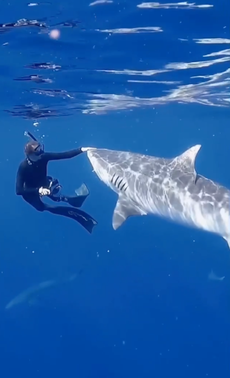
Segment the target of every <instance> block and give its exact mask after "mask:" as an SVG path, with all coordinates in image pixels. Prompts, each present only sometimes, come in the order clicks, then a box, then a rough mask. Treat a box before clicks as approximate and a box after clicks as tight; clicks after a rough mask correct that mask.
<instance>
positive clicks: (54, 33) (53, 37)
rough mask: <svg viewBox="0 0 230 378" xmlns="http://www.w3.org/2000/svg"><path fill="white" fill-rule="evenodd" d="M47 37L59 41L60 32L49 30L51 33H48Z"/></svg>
mask: <svg viewBox="0 0 230 378" xmlns="http://www.w3.org/2000/svg"><path fill="white" fill-rule="evenodd" d="M49 36H50V38H51V39H59V38H60V36H61V33H60V30H58V29H53V30H51V32H50V33H49Z"/></svg>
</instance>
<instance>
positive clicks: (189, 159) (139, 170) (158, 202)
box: [85, 145, 230, 247]
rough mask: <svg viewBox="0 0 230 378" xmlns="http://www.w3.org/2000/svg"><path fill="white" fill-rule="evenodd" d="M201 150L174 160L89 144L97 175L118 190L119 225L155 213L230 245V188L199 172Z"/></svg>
mask: <svg viewBox="0 0 230 378" xmlns="http://www.w3.org/2000/svg"><path fill="white" fill-rule="evenodd" d="M200 148H201V145H196V146H193V147H191V148H189V149H188V150H187V151H185V152H184V153H183V154H181V155H179V156H177V157H175V158H172V159H166V158H159V157H153V156H147V155H141V154H136V153H131V152H124V151H114V150H107V149H97V148H91V147H89V148H86V149H85V151H87V156H88V158H89V160H90V162H91V164H92V167H93V169H94V171H95V173H96V174H97V176H98V177H99V178H100V179H101V180H102V181H103V182H104V183H105V184H106V185H108V186H109V187H110V188H111V189H112V190H113V191H114V192H116V193H117V194H118V201H117V204H116V207H115V210H114V213H113V221H112V224H113V228H114V229H115V230H116V229H117V228H118V227H120V226H121V225H122V224H123V223H124V222H125V220H126V219H127V218H129V217H131V216H135V215H136V216H137V215H147V214H154V215H158V216H161V217H164V218H168V219H171V220H173V221H175V222H178V223H180V224H184V225H187V226H191V227H196V228H199V229H203V230H205V231H208V232H212V233H215V234H218V235H220V236H222V237H223V238H224V239H225V240H226V241H227V243H228V246H229V247H230V190H229V189H227V188H225V187H223V186H221V185H220V184H218V183H216V182H214V181H212V180H210V179H207V178H205V177H203V176H201V175H198V174H197V172H196V170H195V160H196V156H197V154H198V151H199V150H200Z"/></svg>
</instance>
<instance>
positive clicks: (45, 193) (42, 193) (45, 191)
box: [38, 186, 50, 196]
mask: <svg viewBox="0 0 230 378" xmlns="http://www.w3.org/2000/svg"><path fill="white" fill-rule="evenodd" d="M38 191H39V194H40V196H49V195H50V190H49V189H47V188H43V186H42V187H41V188H39V190H38Z"/></svg>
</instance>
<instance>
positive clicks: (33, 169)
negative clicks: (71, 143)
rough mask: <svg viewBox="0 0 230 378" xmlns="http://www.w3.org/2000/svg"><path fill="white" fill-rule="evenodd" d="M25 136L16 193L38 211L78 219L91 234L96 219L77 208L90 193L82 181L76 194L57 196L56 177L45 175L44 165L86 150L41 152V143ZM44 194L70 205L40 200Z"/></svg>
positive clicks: (30, 135)
mask: <svg viewBox="0 0 230 378" xmlns="http://www.w3.org/2000/svg"><path fill="white" fill-rule="evenodd" d="M25 135H27V136H28V137H30V138H31V141H29V142H28V143H27V144H26V145H25V155H26V158H25V159H24V160H23V161H22V162H21V164H20V166H19V168H18V172H17V179H16V194H17V195H21V196H22V197H23V199H24V200H25V201H26V202H28V203H29V204H30V205H31V206H33V207H34V208H35V209H36V210H38V211H49V212H50V213H53V214H58V215H63V216H66V217H69V218H72V219H74V220H76V221H77V222H79V223H80V224H81V225H82V226H83V227H84V228H85V229H86V230H87V231H88V232H90V233H92V231H93V228H94V226H96V225H97V222H96V221H95V219H93V218H92V217H91V216H90V215H89V214H87V213H85V212H84V211H82V210H79V209H78V208H79V207H81V206H82V205H83V203H84V201H85V200H86V198H87V197H88V195H89V191H88V189H87V187H86V185H85V184H82V185H81V187H80V188H79V189H77V190H75V194H76V195H75V196H72V197H67V196H62V195H58V194H59V192H60V190H61V185H60V184H59V182H58V180H57V179H53V178H52V177H51V176H47V165H48V162H49V161H53V160H62V159H71V158H73V157H75V156H77V155H80V154H81V153H82V152H85V151H86V150H87V149H84V148H83V147H82V148H77V149H75V150H71V151H67V152H59V153H56V152H55V153H51V152H45V151H44V145H42V144H41V143H40V142H39V141H38V140H37V139H36V138H35V137H34V136H33V135H32V134H31V133H29V132H26V133H25ZM44 196H46V197H48V198H50V199H51V200H52V201H54V202H65V203H67V204H69V205H71V206H50V205H47V204H45V203H44V202H43V201H42V200H41V199H42V198H43V197H44Z"/></svg>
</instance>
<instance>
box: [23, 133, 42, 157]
mask: <svg viewBox="0 0 230 378" xmlns="http://www.w3.org/2000/svg"><path fill="white" fill-rule="evenodd" d="M24 135H25V136H27V137H29V138H30V139H31V142H29V143H27V145H26V148H25V153H26V156H27V159H28V161H29V162H30V163H34V162H36V161H38V160H39V159H40V158H41V155H42V154H43V153H44V145H43V144H41V143H40V142H39V141H38V140H37V139H36V138H35V136H34V135H33V134H31V133H30V132H29V131H25V133H24ZM33 142H35V143H34V144H33ZM29 146H30V147H31V148H29V149H32V151H31V152H30V153H28V152H27V151H26V149H27V147H29Z"/></svg>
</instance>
